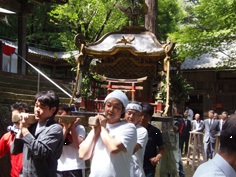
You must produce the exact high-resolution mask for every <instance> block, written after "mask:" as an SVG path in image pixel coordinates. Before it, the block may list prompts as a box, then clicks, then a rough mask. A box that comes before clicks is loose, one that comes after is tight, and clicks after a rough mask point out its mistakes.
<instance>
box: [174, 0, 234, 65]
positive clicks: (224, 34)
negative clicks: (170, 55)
mask: <svg viewBox="0 0 236 177" xmlns="http://www.w3.org/2000/svg"><path fill="white" fill-rule="evenodd" d="M235 9H236V0H199V1H198V2H196V3H195V4H192V5H191V6H185V10H186V11H185V13H186V17H185V18H184V20H183V21H182V23H181V24H180V25H179V27H178V31H177V32H174V33H172V34H170V35H169V36H170V37H171V38H172V39H173V40H174V41H175V42H176V43H177V46H178V47H177V54H178V56H179V58H181V59H182V60H184V59H186V58H190V59H191V58H194V57H200V56H201V55H202V54H206V53H209V54H211V55H213V56H215V55H216V54H222V55H221V56H222V57H223V58H224V59H225V60H224V61H225V63H224V64H226V65H228V66H232V65H234V66H235V64H236V63H235V57H236V51H235V39H236V36H235V34H236V26H235V21H236V14H235ZM217 57H219V55H218V56H217Z"/></svg>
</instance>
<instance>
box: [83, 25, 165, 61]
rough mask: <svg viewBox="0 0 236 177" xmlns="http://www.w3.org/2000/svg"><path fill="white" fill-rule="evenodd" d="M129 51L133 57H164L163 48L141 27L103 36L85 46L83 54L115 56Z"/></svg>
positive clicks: (124, 29) (126, 28) (152, 35)
mask: <svg viewBox="0 0 236 177" xmlns="http://www.w3.org/2000/svg"><path fill="white" fill-rule="evenodd" d="M120 51H122V52H124V51H129V52H130V53H131V54H132V55H134V56H146V57H156V56H163V55H165V50H164V47H163V46H162V45H161V44H160V42H159V41H158V40H157V39H156V36H155V35H154V34H153V33H151V32H149V31H147V30H146V29H145V28H143V27H131V26H129V27H124V28H123V29H122V30H121V31H118V32H111V33H107V34H105V35H104V36H103V37H102V38H101V39H99V40H98V41H96V42H94V43H91V44H87V45H86V46H85V48H84V52H85V54H88V55H92V56H97V57H98V56H104V55H115V54H116V53H118V52H120Z"/></svg>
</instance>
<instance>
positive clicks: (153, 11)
mask: <svg viewBox="0 0 236 177" xmlns="http://www.w3.org/2000/svg"><path fill="white" fill-rule="evenodd" d="M145 3H146V4H147V6H148V13H147V14H146V15H145V28H146V29H147V30H149V31H151V32H152V33H153V34H155V35H157V7H158V0H145Z"/></svg>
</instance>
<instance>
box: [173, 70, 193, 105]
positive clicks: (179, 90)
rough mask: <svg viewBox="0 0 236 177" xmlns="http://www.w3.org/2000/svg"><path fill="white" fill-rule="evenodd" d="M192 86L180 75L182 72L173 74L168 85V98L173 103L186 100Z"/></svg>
mask: <svg viewBox="0 0 236 177" xmlns="http://www.w3.org/2000/svg"><path fill="white" fill-rule="evenodd" d="M192 90H193V87H192V86H191V85H190V84H189V83H188V81H187V80H186V79H185V78H184V77H183V76H182V74H176V75H173V76H172V78H171V85H170V95H171V98H170V100H171V101H173V102H174V103H184V102H186V101H187V100H188V96H189V93H190V91H192Z"/></svg>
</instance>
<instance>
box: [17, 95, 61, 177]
mask: <svg viewBox="0 0 236 177" xmlns="http://www.w3.org/2000/svg"><path fill="white" fill-rule="evenodd" d="M34 103H35V105H34V114H35V119H36V121H37V122H36V123H34V124H32V125H30V124H29V115H28V114H21V121H20V126H19V127H20V128H19V132H18V134H17V136H16V138H15V140H14V142H13V147H12V153H13V154H17V153H20V152H22V149H23V176H24V177H26V176H27V177H56V170H57V160H58V159H59V158H60V156H61V153H62V147H63V143H64V138H63V133H62V127H61V125H59V124H58V123H56V121H55V120H54V116H55V115H56V114H57V111H58V107H59V97H58V96H57V94H56V93H55V92H53V91H42V92H39V93H37V94H36V96H35V99H34Z"/></svg>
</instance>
